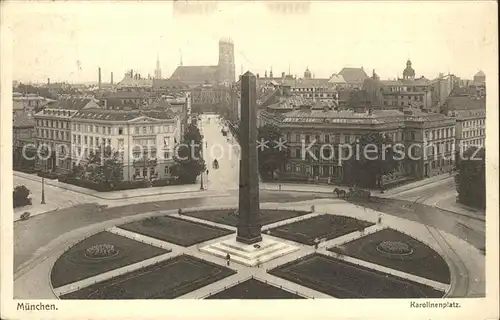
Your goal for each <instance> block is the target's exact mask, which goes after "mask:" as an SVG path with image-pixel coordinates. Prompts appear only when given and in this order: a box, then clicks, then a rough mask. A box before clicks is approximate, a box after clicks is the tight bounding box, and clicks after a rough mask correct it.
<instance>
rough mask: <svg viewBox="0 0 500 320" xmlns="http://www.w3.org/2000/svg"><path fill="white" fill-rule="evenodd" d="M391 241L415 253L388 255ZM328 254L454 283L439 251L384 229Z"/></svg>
mask: <svg viewBox="0 0 500 320" xmlns="http://www.w3.org/2000/svg"><path fill="white" fill-rule="evenodd" d="M387 241H391V242H393V243H400V244H403V245H406V246H407V249H411V250H408V251H407V250H404V251H405V252H401V253H398V252H396V253H391V252H388V250H386V249H384V247H383V245H384V244H387ZM381 244H382V247H381V246H380V245H381ZM403 247H405V246H403ZM404 249H406V248H404ZM328 250H329V251H332V252H337V253H341V254H343V255H347V256H350V257H354V258H356V259H360V260H364V261H368V262H371V263H375V264H379V265H382V266H384V267H387V268H391V269H395V270H399V271H403V272H407V273H410V274H413V275H416V276H419V277H422V278H426V279H430V280H434V281H438V282H441V283H448V284H449V283H450V269H449V268H448V265H447V263H446V261H445V260H444V259H443V258H442V257H441V256H440V255H439V254H438V253H437V252H436V251H434V250H433V249H431V248H430V247H428V246H427V245H425V244H424V243H422V242H420V241H418V240H416V239H414V238H412V237H410V236H408V235H405V234H403V233H401V232H398V231H396V230H392V229H383V230H380V231H378V232H375V233H372V234H369V235H367V236H364V237H362V238H359V239H356V240H354V241H351V242H348V243H346V244H343V245H342V246H341V247H332V248H329V249H328Z"/></svg>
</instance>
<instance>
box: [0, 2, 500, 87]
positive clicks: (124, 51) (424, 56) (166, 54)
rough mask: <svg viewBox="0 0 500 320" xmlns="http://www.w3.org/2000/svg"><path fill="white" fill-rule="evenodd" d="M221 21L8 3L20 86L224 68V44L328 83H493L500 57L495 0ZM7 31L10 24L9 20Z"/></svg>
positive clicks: (238, 12)
mask: <svg viewBox="0 0 500 320" xmlns="http://www.w3.org/2000/svg"><path fill="white" fill-rule="evenodd" d="M216 6H217V8H216V10H215V11H214V12H212V14H205V15H199V14H175V13H174V10H173V6H172V3H171V2H147V3H145V2H142V3H134V2H128V3H122V4H117V3H114V4H111V3H103V2H101V3H94V4H91V3H89V2H86V3H67V2H64V3H61V2H59V3H58V2H56V3H51V2H49V3H33V2H31V3H29V4H26V3H24V4H23V3H21V2H10V3H7V5H6V4H5V3H4V4H3V7H4V8H3V9H5V8H7V9H8V10H9V11H7V12H8V19H9V21H8V22H7V23H8V25H9V26H10V30H11V31H12V33H13V34H12V37H13V39H14V44H13V48H12V50H13V59H14V61H13V64H12V68H13V78H14V79H16V80H21V81H34V82H35V81H39V82H45V81H46V80H47V78H51V81H52V82H55V81H68V82H70V83H74V82H83V81H97V67H98V66H100V67H101V68H102V74H103V81H105V82H107V81H109V75H110V72H114V78H115V81H119V80H121V78H122V77H123V74H124V73H125V71H126V70H127V69H131V68H133V69H135V70H137V71H139V72H140V73H141V74H142V75H144V76H147V74H148V73H150V74H151V75H153V74H154V68H155V64H156V57H157V54H158V55H159V57H160V61H161V67H162V73H163V77H168V76H170V75H171V73H172V72H173V71H174V69H175V68H176V67H177V66H178V65H179V60H180V50H182V57H183V62H184V65H216V64H217V59H218V40H219V39H220V38H221V37H231V38H232V39H233V41H234V43H235V60H236V71H237V73H238V74H239V73H240V70H241V65H243V69H244V70H245V71H246V70H250V71H252V72H254V73H260V74H263V73H264V70H266V69H267V70H269V69H270V68H271V67H272V68H273V72H274V73H275V74H281V72H282V71H286V72H288V69H289V66H290V69H291V73H292V74H297V75H299V76H302V75H303V72H304V70H305V68H306V67H309V69H310V70H311V71H312V72H313V73H314V74H315V76H316V77H328V76H330V75H331V74H332V73H336V72H339V71H340V69H341V68H342V67H344V66H352V67H361V66H363V67H364V69H365V71H366V72H367V73H368V74H369V75H371V72H372V69H376V72H377V73H378V74H379V75H380V76H381V78H395V77H397V76H400V75H401V74H402V71H403V69H404V67H405V63H406V60H407V59H411V61H412V62H413V67H414V69H415V71H416V74H417V76H421V75H424V76H426V77H428V78H433V77H435V76H437V75H438V73H440V72H443V73H448V72H450V73H454V74H456V75H458V76H461V77H463V78H472V76H473V75H474V74H475V73H476V72H477V71H478V70H484V71H485V72H486V74H487V75H488V68H491V65H492V63H493V62H492V58H493V57H494V56H495V52H496V47H497V45H496V41H497V40H496V38H494V36H495V33H496V30H497V27H496V25H497V22H496V16H495V14H496V4H495V3H494V2H489V1H476V2H466V1H457V2H452V1H446V2H441V3H437V2H423V3H422V2H413V3H409V2H406V3H403V2H401V3H398V2H390V3H384V2H379V1H377V2H375V3H364V2H354V3H343V2H327V1H322V2H311V4H310V6H309V8H308V10H306V11H304V12H302V13H297V14H280V13H276V12H271V11H270V10H269V9H268V8H267V7H266V3H265V2H263V1H255V2H245V3H242V2H230V1H219V2H218V3H217V4H216ZM4 23H5V21H4Z"/></svg>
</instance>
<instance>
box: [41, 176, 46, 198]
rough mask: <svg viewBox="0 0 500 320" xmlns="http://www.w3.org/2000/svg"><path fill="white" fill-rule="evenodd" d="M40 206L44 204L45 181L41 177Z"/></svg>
mask: <svg viewBox="0 0 500 320" xmlns="http://www.w3.org/2000/svg"><path fill="white" fill-rule="evenodd" d="M41 204H45V180H44V178H43V177H42V202H41Z"/></svg>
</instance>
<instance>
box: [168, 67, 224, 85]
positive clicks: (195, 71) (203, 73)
mask: <svg viewBox="0 0 500 320" xmlns="http://www.w3.org/2000/svg"><path fill="white" fill-rule="evenodd" d="M218 70H219V67H218V66H178V67H177V68H176V69H175V71H174V73H173V74H172V76H171V77H170V79H172V80H180V81H183V82H186V83H188V82H195V83H203V82H217V73H218Z"/></svg>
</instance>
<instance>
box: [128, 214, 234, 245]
mask: <svg viewBox="0 0 500 320" xmlns="http://www.w3.org/2000/svg"><path fill="white" fill-rule="evenodd" d="M119 227H120V228H121V229H125V230H128V231H132V232H136V233H139V234H142V235H145V236H148V237H152V238H156V239H160V240H163V241H166V242H171V243H174V244H177V245H180V246H184V247H189V246H192V245H194V244H196V243H200V242H205V241H208V240H211V239H215V238H219V237H222V236H225V235H228V234H231V233H233V231H230V230H226V229H221V228H217V227H213V226H209V225H205V224H202V223H197V222H193V221H188V220H184V219H181V218H176V217H171V216H165V217H154V218H149V219H145V220H141V221H136V222H132V223H127V224H124V225H121V226H119Z"/></svg>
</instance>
